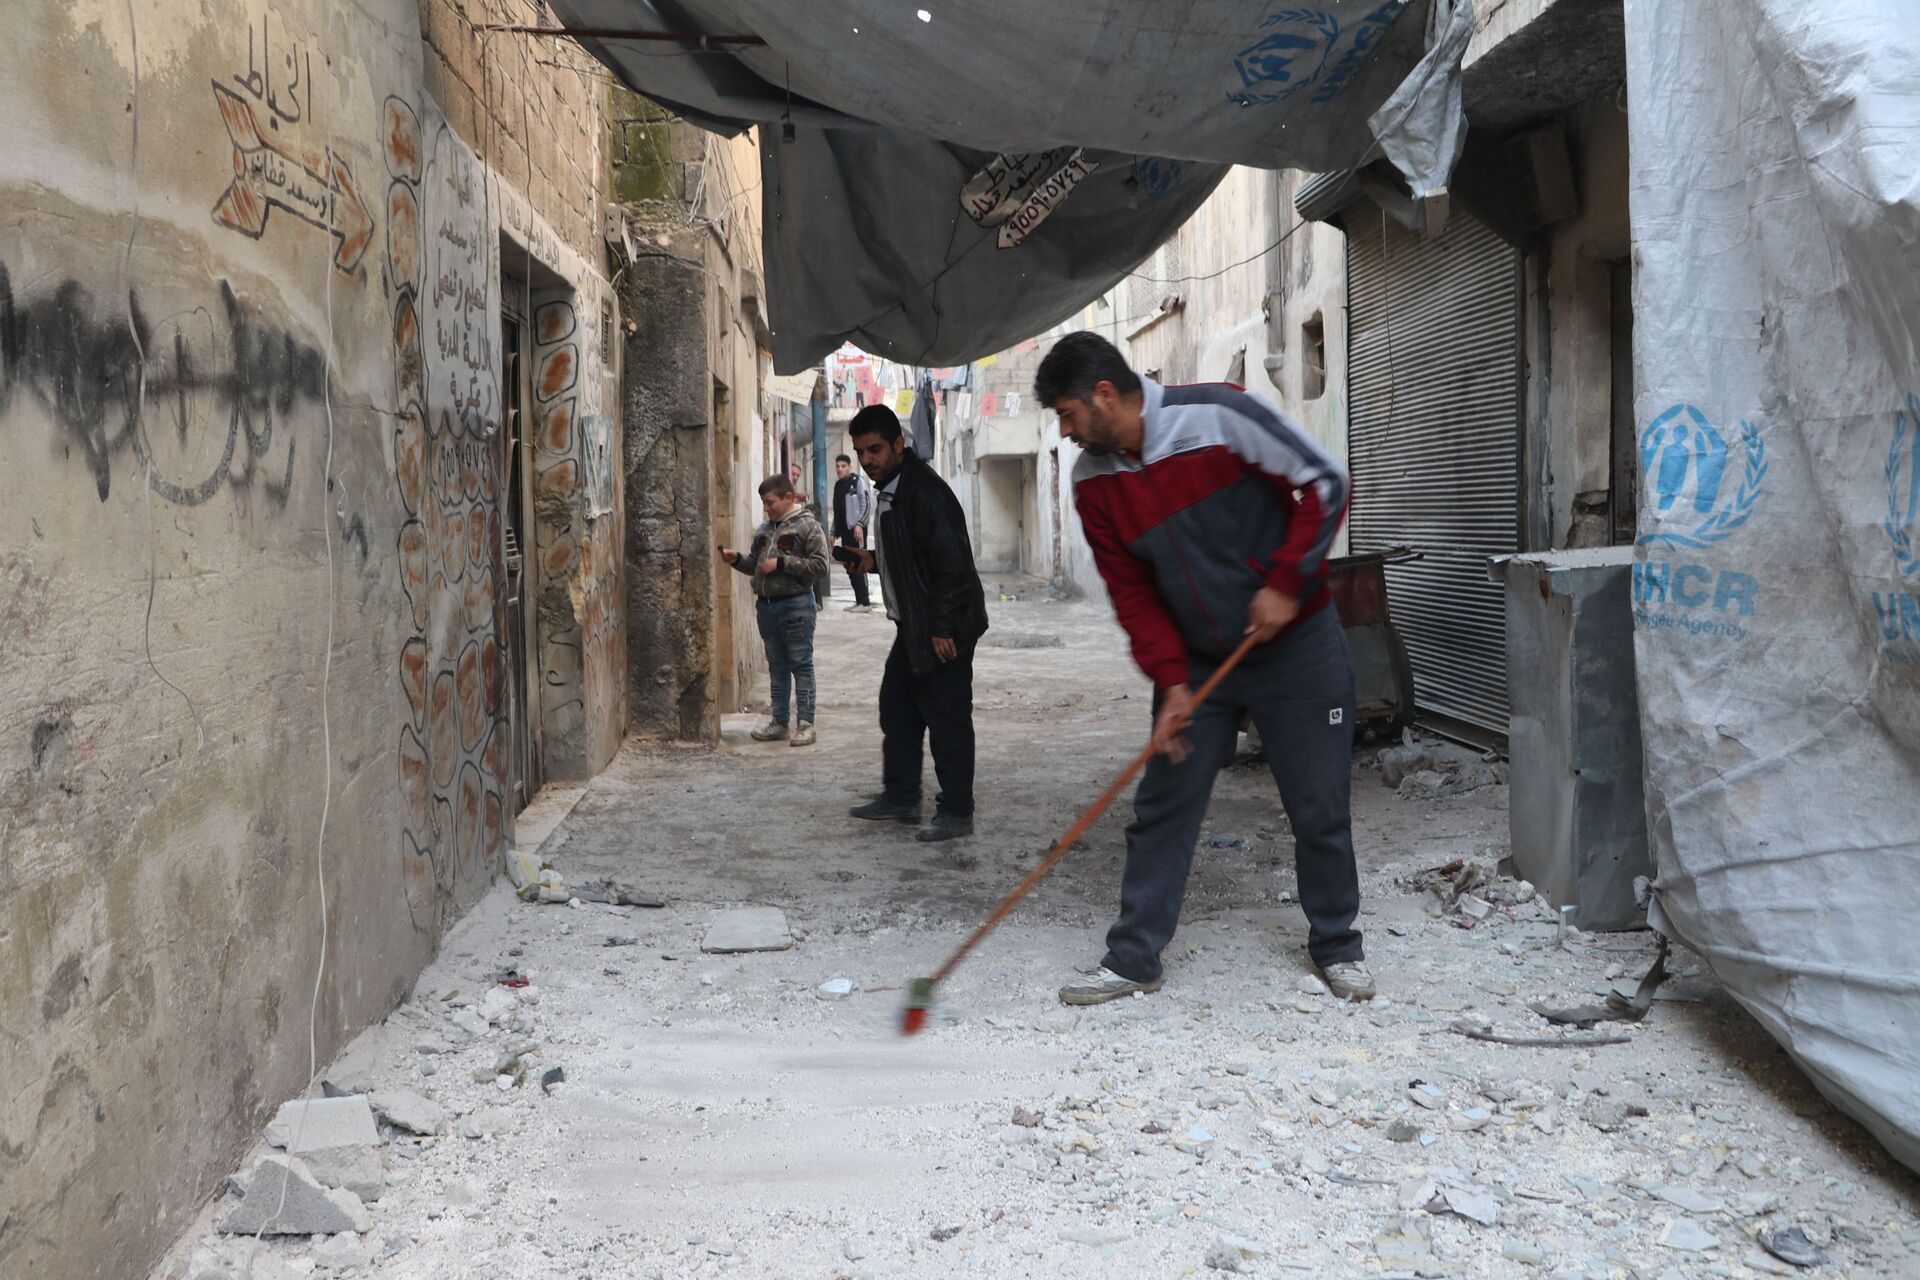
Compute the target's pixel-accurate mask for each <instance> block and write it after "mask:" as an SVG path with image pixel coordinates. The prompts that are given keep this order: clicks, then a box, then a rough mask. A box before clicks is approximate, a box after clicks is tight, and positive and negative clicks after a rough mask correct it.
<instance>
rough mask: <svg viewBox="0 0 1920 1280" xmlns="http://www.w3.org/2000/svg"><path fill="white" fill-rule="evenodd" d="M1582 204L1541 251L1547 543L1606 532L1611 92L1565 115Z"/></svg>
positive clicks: (1615, 204) (1625, 238) (1625, 239)
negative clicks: (1543, 253)
mask: <svg viewBox="0 0 1920 1280" xmlns="http://www.w3.org/2000/svg"><path fill="white" fill-rule="evenodd" d="M1565 126H1566V131H1567V137H1568V149H1569V152H1570V158H1571V159H1572V161H1573V168H1574V180H1575V184H1576V187H1577V189H1578V192H1579V197H1580V211H1579V212H1578V213H1577V214H1576V215H1575V216H1573V217H1572V218H1569V219H1567V220H1565V221H1564V222H1560V223H1557V224H1555V225H1554V226H1553V227H1552V228H1551V229H1550V231H1549V233H1548V241H1547V250H1546V271H1547V308H1548V343H1549V346H1548V366H1547V367H1548V385H1547V394H1546V403H1547V441H1548V444H1547V449H1548V458H1547V462H1548V467H1547V470H1548V485H1549V488H1548V493H1547V509H1548V511H1549V513H1550V514H1549V521H1550V526H1549V527H1550V531H1551V536H1552V545H1553V546H1556V547H1565V546H1601V545H1605V544H1606V543H1607V542H1608V541H1609V540H1610V537H1609V534H1610V530H1609V529H1608V528H1607V527H1606V499H1607V491H1608V486H1609V484H1610V483H1611V479H1612V476H1611V471H1612V455H1611V445H1612V438H1613V436H1612V411H1613V373H1614V370H1613V343H1612V324H1613V307H1612V294H1611V289H1610V271H1611V270H1612V269H1613V266H1614V264H1621V265H1624V264H1625V263H1626V261H1627V258H1628V253H1629V232H1628V222H1627V117H1626V113H1625V112H1624V111H1622V110H1620V108H1619V107H1618V106H1617V105H1615V102H1614V99H1613V98H1612V96H1611V95H1609V96H1608V97H1606V98H1603V99H1601V100H1599V101H1596V102H1591V103H1588V104H1586V105H1584V106H1582V107H1580V108H1579V109H1577V110H1575V111H1573V112H1571V113H1569V114H1568V115H1567V117H1566V118H1565Z"/></svg>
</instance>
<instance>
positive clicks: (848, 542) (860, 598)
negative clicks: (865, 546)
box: [840, 534, 873, 604]
mask: <svg viewBox="0 0 1920 1280" xmlns="http://www.w3.org/2000/svg"><path fill="white" fill-rule="evenodd" d="M840 545H841V546H843V547H853V548H854V549H856V550H858V549H859V547H860V544H859V543H858V542H856V541H854V539H853V535H852V534H847V535H845V536H843V537H842V538H841V539H840ZM847 580H848V581H849V582H851V583H853V602H854V603H855V604H871V603H873V602H872V601H870V600H868V599H867V575H866V572H865V570H863V569H861V568H860V567H859V566H858V565H851V564H850V565H848V566H847Z"/></svg>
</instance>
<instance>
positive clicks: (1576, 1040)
mask: <svg viewBox="0 0 1920 1280" xmlns="http://www.w3.org/2000/svg"><path fill="white" fill-rule="evenodd" d="M1448 1030H1449V1031H1453V1032H1455V1033H1457V1034H1459V1035H1463V1036H1465V1037H1466V1038H1467V1039H1469V1040H1484V1041H1486V1042H1487V1043H1488V1044H1506V1045H1513V1046H1515V1047H1517V1048H1521V1049H1591V1048H1595V1047H1597V1046H1600V1045H1609V1044H1632V1043H1633V1037H1632V1036H1503V1035H1498V1034H1496V1033H1495V1032H1494V1031H1493V1030H1492V1029H1491V1028H1490V1027H1487V1026H1486V1025H1485V1024H1476V1023H1471V1022H1456V1023H1454V1024H1453V1025H1452V1026H1451V1027H1449V1028H1448ZM1549 1132H1550V1131H1549Z"/></svg>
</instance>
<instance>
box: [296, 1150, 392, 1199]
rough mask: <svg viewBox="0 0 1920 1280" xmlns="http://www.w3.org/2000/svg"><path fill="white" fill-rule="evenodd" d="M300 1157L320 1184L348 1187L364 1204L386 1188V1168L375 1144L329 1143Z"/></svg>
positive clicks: (342, 1188) (346, 1189)
mask: <svg viewBox="0 0 1920 1280" xmlns="http://www.w3.org/2000/svg"><path fill="white" fill-rule="evenodd" d="M302 1159H304V1160H305V1161H306V1164H307V1168H308V1169H310V1170H311V1171H312V1172H313V1176H314V1177H315V1178H317V1179H319V1181H320V1184H321V1185H322V1186H327V1187H337V1188H339V1189H340V1190H342V1191H351V1192H353V1194H354V1195H356V1196H358V1197H360V1199H361V1200H363V1201H365V1202H366V1203H368V1204H372V1203H373V1202H374V1201H376V1200H378V1199H379V1198H380V1197H381V1195H382V1194H383V1193H384V1192H385V1191H386V1189H387V1170H386V1166H385V1165H383V1164H381V1163H380V1151H379V1149H378V1148H377V1147H330V1148H328V1149H327V1150H325V1151H314V1152H310V1153H308V1154H307V1155H306V1156H303V1157H302Z"/></svg>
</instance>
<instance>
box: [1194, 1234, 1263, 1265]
mask: <svg viewBox="0 0 1920 1280" xmlns="http://www.w3.org/2000/svg"><path fill="white" fill-rule="evenodd" d="M1266 1252H1267V1251H1266V1250H1265V1249H1263V1248H1261V1247H1260V1246H1259V1245H1257V1244H1255V1243H1254V1242H1253V1241H1251V1240H1243V1239H1241V1238H1240V1237H1239V1236H1230V1235H1224V1234H1223V1235H1222V1236H1221V1237H1220V1238H1219V1239H1218V1240H1215V1241H1214V1242H1213V1247H1212V1248H1210V1249H1208V1250H1207V1257H1206V1263H1207V1266H1209V1267H1211V1268H1212V1269H1213V1270H1215V1271H1232V1272H1246V1271H1251V1270H1253V1268H1252V1267H1251V1266H1250V1265H1249V1264H1250V1263H1253V1262H1257V1261H1259V1260H1260V1258H1261V1257H1263V1256H1264V1255H1265V1254H1266Z"/></svg>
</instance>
